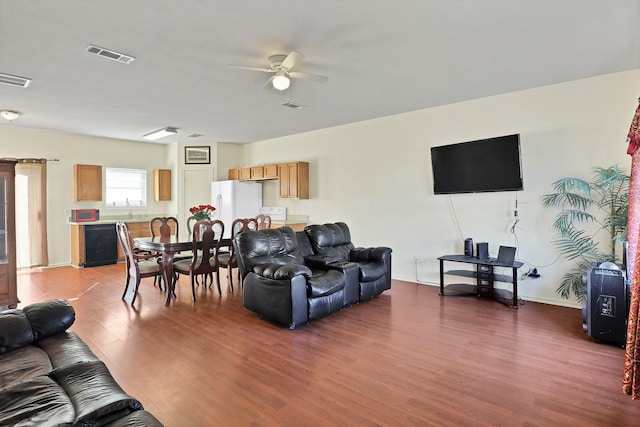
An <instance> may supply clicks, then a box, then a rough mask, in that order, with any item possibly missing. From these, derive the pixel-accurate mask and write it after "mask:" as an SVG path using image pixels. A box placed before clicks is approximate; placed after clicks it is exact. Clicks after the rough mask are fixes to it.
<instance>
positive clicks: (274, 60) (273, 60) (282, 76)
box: [229, 51, 329, 90]
mask: <svg viewBox="0 0 640 427" xmlns="http://www.w3.org/2000/svg"><path fill="white" fill-rule="evenodd" d="M302 59H304V54H303V53H300V52H296V51H293V52H291V53H289V54H288V55H271V56H270V57H269V68H260V67H248V66H244V65H229V66H230V67H233V68H240V69H243V70H252V71H262V72H263V73H273V76H271V77H270V78H269V80H267V81H266V82H265V83H264V85H263V87H264V86H267V85H268V84H272V85H273V88H274V89H277V90H286V89H288V88H289V84H290V83H291V82H290V79H292V78H293V79H305V80H312V81H314V82H318V83H325V82H326V81H327V80H329V78H328V77H327V76H321V75H319V74H311V73H303V72H300V71H292V68H293V67H295V66H296V64H297V63H299V62H300V61H302Z"/></svg>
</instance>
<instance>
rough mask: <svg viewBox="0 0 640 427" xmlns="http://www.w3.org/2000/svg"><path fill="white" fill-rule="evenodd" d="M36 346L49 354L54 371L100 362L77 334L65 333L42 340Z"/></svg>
mask: <svg viewBox="0 0 640 427" xmlns="http://www.w3.org/2000/svg"><path fill="white" fill-rule="evenodd" d="M35 345H37V346H38V347H40V348H41V349H43V350H44V351H46V352H47V354H48V355H49V359H50V360H51V366H52V368H53V369H55V368H60V367H62V366H66V365H72V364H74V363H78V362H95V361H98V360H100V359H98V357H97V356H96V355H95V354H93V352H92V351H91V350H90V349H89V347H88V346H87V345H86V344H85V343H84V341H82V339H80V337H79V336H78V335H76V333H75V332H63V333H61V334H57V335H54V336H52V337H48V338H45V339H43V340H40V341H38V342H37V343H36V344H35Z"/></svg>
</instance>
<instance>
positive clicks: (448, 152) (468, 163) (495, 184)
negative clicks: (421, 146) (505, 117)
mask: <svg viewBox="0 0 640 427" xmlns="http://www.w3.org/2000/svg"><path fill="white" fill-rule="evenodd" d="M431 166H432V169H433V192H434V193H435V194H455V193H479V192H489V191H519V190H522V170H521V166H520V134H514V135H506V136H500V137H495V138H488V139H480V140H477V141H469V142H461V143H458V144H450V145H442V146H439V147H431Z"/></svg>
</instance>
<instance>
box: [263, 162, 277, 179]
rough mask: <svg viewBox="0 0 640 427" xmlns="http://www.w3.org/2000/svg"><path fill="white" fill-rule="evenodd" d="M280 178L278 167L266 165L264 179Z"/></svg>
mask: <svg viewBox="0 0 640 427" xmlns="http://www.w3.org/2000/svg"><path fill="white" fill-rule="evenodd" d="M276 178H278V165H266V166H265V167H264V179H276Z"/></svg>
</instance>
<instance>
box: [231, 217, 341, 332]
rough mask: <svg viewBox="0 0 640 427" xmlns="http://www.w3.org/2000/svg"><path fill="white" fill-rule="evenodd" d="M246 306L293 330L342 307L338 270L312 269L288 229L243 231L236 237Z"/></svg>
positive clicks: (339, 273) (243, 298)
mask: <svg viewBox="0 0 640 427" xmlns="http://www.w3.org/2000/svg"><path fill="white" fill-rule="evenodd" d="M234 244H235V247H236V251H237V252H236V254H237V257H238V268H239V270H240V275H241V277H242V283H243V288H242V301H243V304H244V306H245V307H246V308H247V309H249V310H251V311H253V312H255V313H257V314H259V315H261V316H263V317H264V318H266V319H269V320H271V321H274V322H277V323H280V324H283V325H287V326H289V327H290V328H292V329H293V328H295V327H296V326H298V325H300V324H303V323H307V322H309V321H311V320H316V319H319V318H321V317H324V316H326V315H328V314H331V313H334V312H336V311H338V310H340V309H341V308H342V307H344V305H345V304H344V302H345V296H344V293H345V275H344V273H343V271H342V270H340V269H326V270H319V269H315V268H314V269H312V268H309V267H308V266H306V265H305V260H304V258H303V256H302V254H301V253H300V250H299V248H298V241H297V240H296V235H295V233H294V231H293V230H292V229H291V228H289V227H282V228H278V229H267V230H256V231H253V230H252V231H245V232H243V233H240V234H239V235H238V236H236V237H235V239H234Z"/></svg>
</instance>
